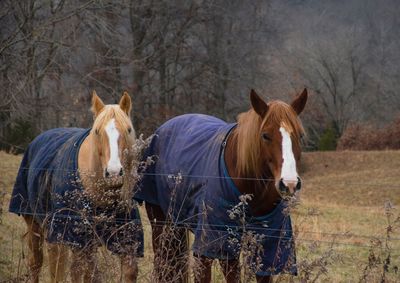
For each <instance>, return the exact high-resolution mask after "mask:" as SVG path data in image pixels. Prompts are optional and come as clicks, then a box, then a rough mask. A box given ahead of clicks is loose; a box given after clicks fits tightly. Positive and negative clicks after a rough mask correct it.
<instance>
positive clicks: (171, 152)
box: [135, 114, 297, 276]
mask: <svg viewBox="0 0 400 283" xmlns="http://www.w3.org/2000/svg"><path fill="white" fill-rule="evenodd" d="M235 126H236V124H227V123H226V122H224V121H222V120H220V119H217V118H215V117H211V116H206V115H200V114H188V115H182V116H179V117H176V118H173V119H171V120H169V121H167V122H166V123H165V124H163V125H162V126H161V127H160V128H158V129H157V131H156V133H155V136H154V138H153V140H152V142H151V144H150V146H149V147H148V148H147V149H146V151H145V153H144V159H145V160H146V159H147V158H148V157H152V156H155V157H156V161H155V163H154V164H152V165H151V166H149V167H147V168H146V171H145V173H144V176H143V178H142V180H141V183H140V184H139V191H138V192H137V193H136V195H135V198H136V199H137V200H139V201H146V202H148V203H151V204H155V205H158V206H160V207H161V208H162V210H163V212H164V213H165V214H166V215H168V216H169V217H172V220H173V221H174V223H175V224H176V225H184V226H185V227H188V228H189V229H191V230H192V231H193V233H194V234H195V239H194V243H193V246H192V250H193V252H194V253H195V254H197V255H202V256H206V257H209V258H213V259H237V258H238V257H239V253H240V250H241V249H243V250H244V249H246V250H248V249H249V248H250V249H251V248H254V247H249V245H245V244H244V241H243V238H244V237H242V236H243V235H244V234H246V235H250V234H251V235H252V237H253V239H256V240H257V244H258V245H259V246H260V249H258V250H257V251H256V250H254V255H253V257H251V256H250V262H249V263H250V266H253V267H254V271H255V272H256V273H257V274H258V275H261V276H266V275H273V274H277V273H280V272H287V273H291V274H296V273H297V269H296V262H295V261H296V259H295V251H294V240H293V235H292V226H291V220H290V216H289V215H288V214H287V213H286V212H285V208H286V205H287V204H286V202H284V201H282V202H280V204H279V205H277V207H276V208H275V209H274V210H273V211H272V212H271V213H269V214H268V215H265V216H262V217H253V216H252V215H251V213H250V211H249V208H248V207H247V205H245V204H244V202H241V201H240V197H241V196H242V195H241V193H240V192H239V191H238V189H237V188H236V186H235V185H234V183H233V181H232V179H231V178H230V177H229V176H228V173H227V169H226V166H225V161H224V146H225V143H226V139H227V137H228V135H229V132H230V131H231V130H232V129H233V128H234V127H235ZM243 219H245V221H243Z"/></svg>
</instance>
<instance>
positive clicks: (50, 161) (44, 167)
mask: <svg viewBox="0 0 400 283" xmlns="http://www.w3.org/2000/svg"><path fill="white" fill-rule="evenodd" d="M89 132H90V129H78V128H59V129H52V130H49V131H46V132H44V133H42V134H41V135H39V136H38V137H36V138H35V139H34V140H33V141H32V143H31V144H30V145H29V147H28V149H27V150H26V152H25V154H24V157H23V159H22V162H21V165H20V168H19V171H18V175H17V179H16V182H15V185H14V189H13V192H12V197H11V201H10V207H9V211H10V212H13V213H16V214H19V215H32V216H33V217H34V218H35V220H36V221H37V222H38V223H40V224H42V225H43V226H44V227H46V228H47V229H46V230H47V240H48V241H49V242H51V243H63V244H67V245H70V246H73V247H78V248H84V247H87V246H89V245H100V244H104V245H106V246H107V248H108V249H109V250H111V251H112V252H113V253H117V254H135V255H137V256H142V255H143V231H142V226H141V222H140V216H139V212H138V211H137V208H135V209H133V210H132V211H131V212H130V213H126V212H125V211H122V210H120V211H118V210H117V209H115V207H112V208H108V209H99V208H96V207H94V205H92V203H91V202H90V200H89V199H88V197H87V196H85V194H84V193H83V188H82V186H81V183H80V181H79V174H78V171H77V170H78V153H79V148H80V146H81V144H82V142H83V141H84V139H85V138H86V137H87V135H88V134H89Z"/></svg>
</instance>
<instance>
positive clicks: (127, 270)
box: [121, 255, 138, 283]
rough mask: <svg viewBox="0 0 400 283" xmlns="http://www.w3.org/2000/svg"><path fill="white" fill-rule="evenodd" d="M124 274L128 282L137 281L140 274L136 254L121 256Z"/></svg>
mask: <svg viewBox="0 0 400 283" xmlns="http://www.w3.org/2000/svg"><path fill="white" fill-rule="evenodd" d="M121 265H122V274H123V275H124V278H125V282H126V283H131V282H132V283H133V282H136V279H137V276H138V264H137V259H136V258H135V257H134V256H128V255H126V256H121Z"/></svg>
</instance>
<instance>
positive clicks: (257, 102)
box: [250, 89, 268, 118]
mask: <svg viewBox="0 0 400 283" xmlns="http://www.w3.org/2000/svg"><path fill="white" fill-rule="evenodd" d="M250 101H251V106H252V107H253V109H254V111H256V113H257V114H258V115H260V116H261V118H264V117H265V115H266V114H267V112H268V104H267V103H266V102H265V101H264V100H263V99H262V98H261V97H260V96H259V95H258V94H257V93H256V92H255V91H254V89H252V90H251V91H250Z"/></svg>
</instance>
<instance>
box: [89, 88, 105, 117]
mask: <svg viewBox="0 0 400 283" xmlns="http://www.w3.org/2000/svg"><path fill="white" fill-rule="evenodd" d="M103 108H104V103H103V101H102V100H101V99H100V97H98V96H97V93H96V91H95V90H93V93H92V112H93V114H94V117H97V115H99V113H100V112H101V110H103Z"/></svg>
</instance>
